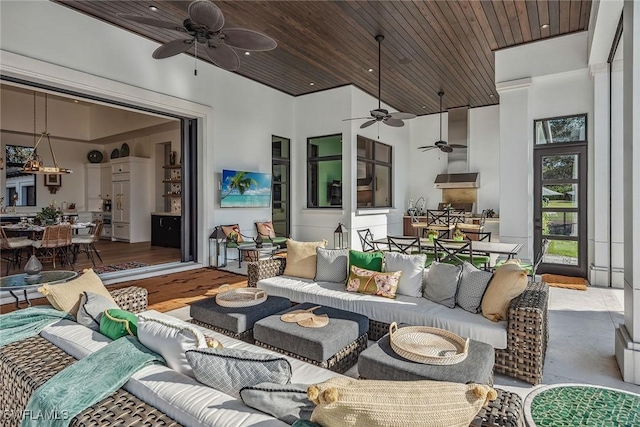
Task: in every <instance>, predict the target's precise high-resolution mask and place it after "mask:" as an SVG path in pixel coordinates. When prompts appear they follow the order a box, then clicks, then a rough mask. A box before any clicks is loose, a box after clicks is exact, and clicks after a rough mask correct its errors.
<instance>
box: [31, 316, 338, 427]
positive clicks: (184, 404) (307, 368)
mask: <svg viewBox="0 0 640 427" xmlns="http://www.w3.org/2000/svg"><path fill="white" fill-rule="evenodd" d="M141 314H151V315H153V316H154V317H159V318H165V319H167V320H172V319H175V318H173V317H171V316H168V315H166V314H162V313H158V312H156V311H147V312H144V313H141ZM197 328H198V329H199V330H200V331H201V332H205V333H206V335H208V336H212V337H214V338H216V339H217V340H218V341H220V342H221V343H222V344H223V346H224V347H225V348H238V349H244V350H249V351H256V352H264V353H269V354H274V355H278V356H280V357H284V358H286V359H287V360H289V362H290V363H291V367H292V369H293V376H292V381H293V382H297V383H306V384H311V383H316V382H322V381H325V380H327V379H329V378H331V377H335V376H338V375H339V374H336V373H335V372H331V371H329V370H327V369H322V368H319V367H317V366H314V365H311V364H309V363H305V362H302V361H301V360H297V359H293V358H289V357H287V356H282V355H279V354H278V353H275V352H272V351H269V350H266V349H263V348H261V347H257V346H254V345H251V344H248V343H245V342H243V341H239V340H235V339H233V338H230V337H227V336H226V335H222V334H218V333H217V332H213V331H211V330H207V329H204V328H200V327H197ZM40 335H41V336H42V337H43V338H45V339H46V340H48V341H50V342H51V343H53V344H55V345H56V346H57V347H59V348H60V349H62V350H63V351H65V352H66V353H68V354H70V355H71V356H73V357H74V358H76V359H82V358H83V357H86V356H88V355H89V354H91V353H92V352H94V351H97V350H99V349H100V348H102V347H104V346H106V345H107V344H108V343H109V342H111V340H110V339H109V338H107V337H105V336H104V335H101V334H99V333H98V332H95V331H92V330H91V329H89V328H87V327H85V326H82V325H80V324H78V323H76V322H73V321H70V320H66V319H63V320H60V321H57V322H55V323H54V324H52V325H49V326H47V327H46V328H45V329H44V330H43V331H42V332H41V333H40ZM123 388H124V389H125V390H127V391H128V392H130V393H131V394H133V395H135V396H136V397H138V398H139V399H141V400H142V401H144V402H146V403H148V404H150V405H152V406H154V407H156V408H158V409H159V410H160V411H162V412H164V413H165V414H167V415H168V416H169V417H171V418H173V419H174V420H176V421H177V422H178V423H180V424H182V425H184V426H185V427H200V426H203V427H204V426H209V427H211V426H215V427H249V426H260V427H287V424H286V423H283V422H282V421H279V420H276V419H275V418H273V417H271V416H268V415H266V414H264V413H262V412H260V411H257V410H255V409H252V408H249V407H248V406H246V405H244V404H243V403H242V402H241V401H239V400H236V399H234V398H232V397H231V396H228V395H226V394H224V393H222V392H220V391H218V390H214V389H212V388H210V387H207V386H205V385H203V384H200V383H199V382H197V381H196V380H194V379H193V378H190V377H188V376H186V375H183V374H180V373H178V372H176V371H174V370H172V369H170V368H168V367H166V366H164V365H150V366H147V367H145V368H143V369H141V370H140V371H138V372H136V373H135V374H133V376H132V377H131V379H130V380H129V381H128V382H127V383H126V384H125V385H124V387H123Z"/></svg>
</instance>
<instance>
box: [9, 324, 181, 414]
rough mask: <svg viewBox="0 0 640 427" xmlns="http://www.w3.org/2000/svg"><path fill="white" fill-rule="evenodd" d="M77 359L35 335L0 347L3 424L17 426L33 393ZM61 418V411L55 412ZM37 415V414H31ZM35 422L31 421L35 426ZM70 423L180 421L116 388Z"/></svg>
mask: <svg viewBox="0 0 640 427" xmlns="http://www.w3.org/2000/svg"><path fill="white" fill-rule="evenodd" d="M75 362H76V360H75V359H74V358H73V357H71V356H70V355H68V354H67V353H65V352H64V351H62V350H60V349H59V348H58V347H56V346H55V345H53V344H51V343H50V342H49V341H47V340H46V339H44V338H42V337H40V336H35V337H31V338H28V339H25V340H22V341H17V342H14V343H11V344H8V345H6V346H4V347H1V348H0V381H1V382H2V390H1V391H0V407H2V410H3V420H2V425H3V426H5V427H11V426H16V427H17V426H19V425H20V422H21V420H22V416H23V413H24V412H23V411H24V409H25V408H26V406H27V402H28V401H29V398H30V397H31V395H32V394H33V392H34V391H35V390H36V389H37V388H38V387H40V386H41V385H42V384H44V383H45V382H46V381H47V380H48V379H49V378H51V377H53V376H54V375H55V374H57V373H58V372H60V371H62V370H63V369H64V368H66V367H67V366H70V365H72V364H73V363H75ZM55 415H57V416H58V417H64V413H61V414H55ZM34 416H37V414H34ZM35 423H37V421H34V425H35ZM69 425H70V426H72V427H73V426H144V427H154V426H158V427H163V426H167V427H178V426H180V424H178V423H176V422H175V421H174V420H172V419H171V418H169V417H168V416H166V415H165V414H164V413H162V412H160V411H159V410H158V409H156V408H154V407H153V406H151V405H148V404H146V403H145V402H143V401H141V400H140V399H138V398H137V397H135V396H134V395H132V394H131V393H129V392H127V391H126V390H123V389H119V390H116V391H115V392H114V393H112V394H111V395H110V396H108V397H106V398H105V399H103V400H102V401H100V402H98V403H96V404H95V405H93V406H91V407H90V408H87V409H85V410H84V411H83V412H81V413H80V414H79V415H77V416H76V417H75V418H73V419H72V420H71V422H70V424H69Z"/></svg>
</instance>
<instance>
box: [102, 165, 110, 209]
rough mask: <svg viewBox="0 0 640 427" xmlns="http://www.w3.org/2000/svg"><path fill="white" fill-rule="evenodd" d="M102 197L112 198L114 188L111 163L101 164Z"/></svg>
mask: <svg viewBox="0 0 640 427" xmlns="http://www.w3.org/2000/svg"><path fill="white" fill-rule="evenodd" d="M100 166H101V168H100V197H101V198H103V199H106V200H111V199H112V197H111V195H112V193H113V188H112V187H111V165H109V164H102V165H100Z"/></svg>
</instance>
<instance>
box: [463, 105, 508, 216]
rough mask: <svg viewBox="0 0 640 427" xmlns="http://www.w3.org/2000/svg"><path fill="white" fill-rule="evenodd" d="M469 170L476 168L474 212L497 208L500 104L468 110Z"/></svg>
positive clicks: (498, 199)
mask: <svg viewBox="0 0 640 427" xmlns="http://www.w3.org/2000/svg"><path fill="white" fill-rule="evenodd" d="M467 156H468V161H469V172H479V174H480V175H479V176H480V188H478V202H477V203H476V212H477V213H480V212H482V211H483V210H485V209H493V210H494V211H495V212H496V214H499V213H500V212H499V210H500V107H499V106H498V105H492V106H489V107H482V108H471V109H470V110H469V148H468V153H467Z"/></svg>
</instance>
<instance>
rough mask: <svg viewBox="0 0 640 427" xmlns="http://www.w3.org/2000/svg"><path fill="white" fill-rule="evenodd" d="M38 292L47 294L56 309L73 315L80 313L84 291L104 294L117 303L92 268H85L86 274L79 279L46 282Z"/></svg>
mask: <svg viewBox="0 0 640 427" xmlns="http://www.w3.org/2000/svg"><path fill="white" fill-rule="evenodd" d="M38 292H40V293H42V294H43V295H44V296H46V297H47V299H48V300H49V303H50V304H51V305H52V306H53V307H54V308H55V309H57V310H62V311H66V312H67V313H71V314H72V315H73V316H75V315H76V314H78V308H79V307H80V298H81V297H82V293H83V292H93V293H94V294H98V295H102V296H103V297H105V298H106V299H108V300H110V301H112V302H113V303H114V304H115V301H114V300H113V297H112V296H111V294H110V293H109V291H108V290H107V288H105V287H104V285H103V284H102V280H100V277H98V275H97V274H96V273H95V272H94V271H93V270H92V269H88V270H85V271H84V274H82V275H81V276H79V277H78V278H77V279H74V280H70V281H68V282H65V283H59V284H57V285H48V284H44V285H42V286H40V287H39V288H38Z"/></svg>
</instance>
